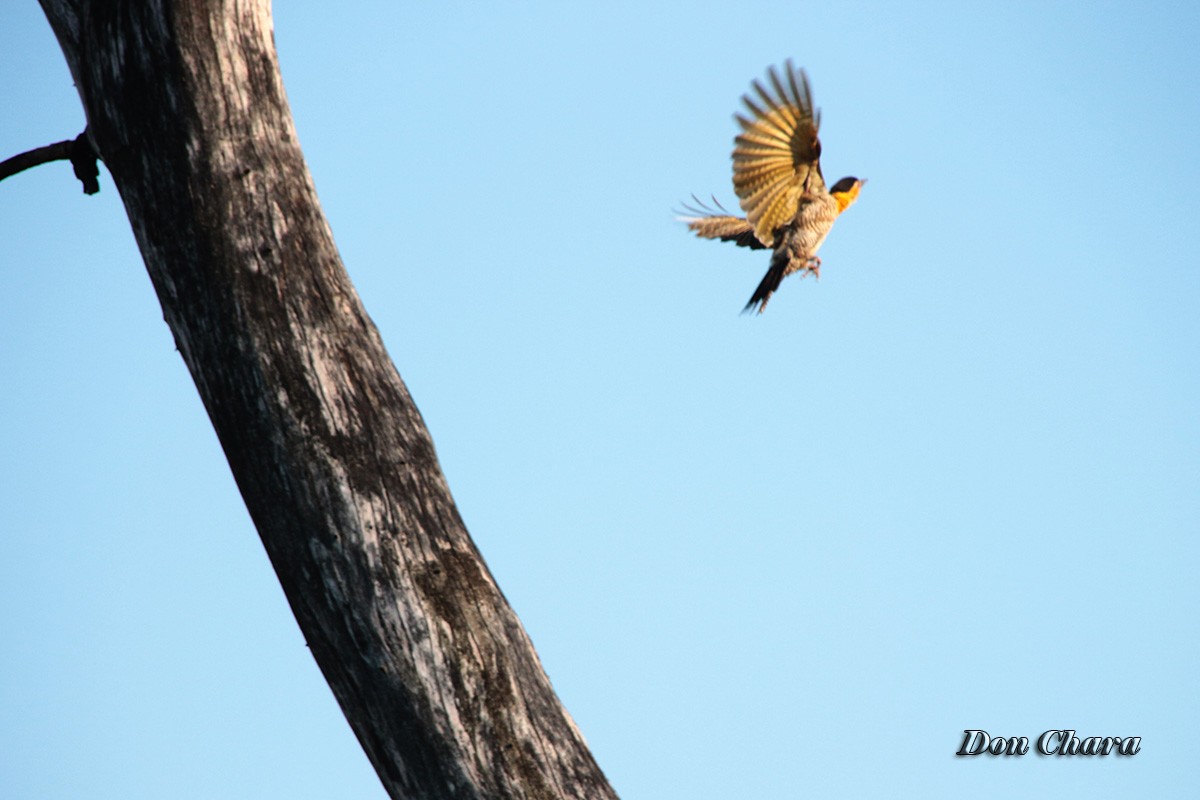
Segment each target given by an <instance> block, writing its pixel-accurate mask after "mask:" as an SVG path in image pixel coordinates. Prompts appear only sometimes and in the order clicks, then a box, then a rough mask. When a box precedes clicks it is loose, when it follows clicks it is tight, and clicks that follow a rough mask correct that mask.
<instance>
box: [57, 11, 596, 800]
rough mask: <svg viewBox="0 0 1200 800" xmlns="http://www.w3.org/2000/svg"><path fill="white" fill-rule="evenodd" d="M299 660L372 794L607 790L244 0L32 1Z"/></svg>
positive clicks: (265, 19) (266, 31)
mask: <svg viewBox="0 0 1200 800" xmlns="http://www.w3.org/2000/svg"><path fill="white" fill-rule="evenodd" d="M41 3H42V7H43V9H44V10H45V12H46V15H47V17H48V18H49V20H50V23H51V26H52V27H53V29H54V31H55V34H56V36H57V37H58V40H59V43H60V44H61V46H62V49H63V52H64V54H65V56H66V59H67V62H68V65H69V66H70V69H71V73H72V75H73V76H74V78H75V82H76V86H77V87H78V90H79V94H80V97H81V99H82V101H83V105H84V108H85V111H86V114H87V120H88V134H89V138H90V140H91V144H92V146H93V148H94V150H95V152H96V154H98V155H99V157H100V158H101V160H102V161H103V162H104V164H105V165H106V166H107V167H108V170H109V172H110V173H111V175H112V179H113V182H114V184H115V185H116V188H117V190H118V191H119V192H120V195H121V198H122V201H123V202H124V204H125V208H126V210H127V212H128V215H129V219H130V222H131V223H132V226H133V230H134V233H135V235H136V238H137V242H138V245H139V247H140V249H141V252H142V255H143V258H144V259H145V263H146V267H147V270H148V271H149V273H150V278H151V280H152V281H153V284H154V288H155V290H156V292H157V293H158V297H159V300H160V301H161V303H162V308H163V312H164V316H165V318H166V321H167V324H168V325H169V326H170V329H171V331H172V332H173V334H174V336H175V341H176V344H177V346H178V348H179V352H180V353H181V355H182V356H183V359H184V361H185V362H186V364H187V367H188V369H189V370H190V372H191V375H192V377H193V379H194V380H195V383H196V387H197V389H198V390H199V392H200V396H201V397H202V398H203V401H204V405H205V408H206V409H207V410H208V414H209V417H210V418H211V420H212V423H213V426H214V427H215V428H216V432H217V435H218V436H219V438H220V441H221V445H222V447H223V448H224V450H225V454H226V456H227V457H228V459H229V464H230V467H231V469H232V471H233V474H234V477H235V478H236V480H237V484H238V487H239V488H240V490H241V493H242V496H243V498H244V500H245V502H246V506H247V508H248V509H249V512H250V515H251V517H252V519H253V520H254V524H255V525H256V527H257V528H258V532H259V534H260V536H261V537H262V541H263V544H264V545H265V547H266V551H267V553H268V555H269V556H270V559H271V562H272V564H273V565H274V567H275V570H276V573H277V574H278V576H279V580H280V582H281V583H282V585H283V589H284V592H285V593H286V595H287V598H288V601H289V602H290V604H291V607H292V609H293V611H294V613H295V615H296V619H297V621H298V622H299V624H300V628H301V630H302V631H303V633H304V635H305V637H306V639H307V640H308V643H309V646H310V647H311V650H312V654H313V656H314V657H315V658H316V661H317V664H318V665H319V666H320V669H321V671H322V672H323V673H324V675H325V677H326V679H327V680H328V682H329V685H330V687H331V688H332V689H333V692H334V695H335V696H336V697H337V700H338V702H339V703H340V704H341V706H342V709H343V711H344V712H345V714H346V717H347V719H348V720H349V721H350V725H351V727H352V728H353V729H354V732H355V734H356V735H357V736H358V739H359V741H360V742H361V743H362V746H363V748H364V749H365V750H366V752H367V755H368V757H369V758H370V760H371V762H372V764H374V766H375V769H376V771H377V772H378V773H379V776H380V778H381V780H382V781H383V783H384V785H385V787H386V788H387V791H388V793H389V794H390V795H391V796H392V797H395V798H418V797H419V798H426V799H427V798H482V797H487V798H502V797H504V798H507V797H514V798H517V797H520V798H560V797H563V798H585V797H586V798H612V797H615V796H616V795H615V793H614V792H613V791H612V789H611V788H610V787H609V785H608V784H607V782H606V781H605V779H604V776H603V774H602V773H601V771H600V769H599V767H598V766H597V765H596V763H595V761H594V760H593V759H592V756H591V754H590V753H589V752H588V749H587V746H586V744H585V743H584V741H583V738H582V736H581V735H580V733H579V731H578V730H577V729H576V727H575V725H574V723H573V722H572V721H571V718H570V716H569V715H568V714H567V713H566V711H565V710H564V709H563V708H562V706H561V704H560V703H559V701H558V698H557V697H556V696H555V694H554V692H553V689H552V688H551V686H550V683H549V681H548V679H547V678H546V675H545V673H544V671H543V670H542V667H541V664H540V663H539V661H538V658H537V655H536V653H535V652H534V649H533V646H532V645H531V643H530V641H529V639H528V637H527V636H526V634H525V631H524V630H523V628H522V627H521V624H520V622H519V620H518V619H517V617H516V616H515V614H514V613H513V612H512V609H511V608H510V607H509V606H508V603H507V602H506V600H505V599H504V596H503V595H502V594H501V592H500V590H499V588H498V587H497V586H496V584H495V581H494V580H493V579H492V576H491V574H490V573H489V571H488V569H487V567H486V565H485V564H484V562H483V560H482V558H481V557H480V555H479V552H478V551H477V550H476V548H475V546H474V544H473V543H472V542H471V539H470V538H469V536H468V534H467V531H466V529H465V528H464V526H463V522H462V520H461V519H460V517H459V514H458V512H457V510H456V509H455V506H454V502H453V500H452V498H451V496H450V491H449V489H448V487H447V485H446V482H445V479H444V478H443V476H442V473H441V470H440V468H439V466H438V464H437V460H436V456H435V454H434V449H433V444H432V442H431V440H430V438H429V434H428V432H427V430H426V428H425V425H424V423H423V422H422V420H421V417H420V414H419V413H418V411H417V409H416V407H415V406H414V405H413V401H412V399H411V398H410V397H409V394H408V391H407V389H406V388H405V386H404V384H403V383H402V382H401V380H400V377H399V375H398V374H397V373H396V370H395V367H394V366H393V365H392V362H391V360H390V359H389V357H388V355H387V352H386V351H385V349H384V346H383V343H382V341H381V340H380V337H379V334H378V332H377V331H376V329H375V326H374V325H373V323H372V322H371V320H370V319H369V318H368V317H367V315H366V312H365V311H364V310H363V307H362V304H361V302H360V301H359V298H358V295H357V294H356V293H355V291H354V288H353V286H352V285H351V283H350V281H349V278H348V277H347V275H346V272H345V270H344V268H343V266H342V263H341V260H340V258H339V256H338V253H337V251H336V249H335V247H334V244H333V240H332V236H331V233H330V230H329V227H328V224H327V222H326V220H325V218H324V216H323V215H322V213H321V210H320V207H319V205H318V203H317V197H316V193H315V191H314V189H313V185H312V181H311V179H310V177H309V173H308V170H307V167H306V166H305V163H304V160H303V157H302V154H301V152H300V148H299V145H298V143H297V139H296V132H295V129H294V127H293V123H292V119H291V114H290V111H289V109H288V105H287V100H286V97H285V95H284V90H283V85H282V83H281V80H280V75H279V68H278V62H277V59H276V54H275V47H274V42H273V33H272V25H271V17H270V5H269V2H268V1H267V0H226V2H220V1H218V0H212V1H210V2H202V1H201V0H179V1H178V2H171V0H142V2H137V1H136V0H95V2H92V1H91V0H41Z"/></svg>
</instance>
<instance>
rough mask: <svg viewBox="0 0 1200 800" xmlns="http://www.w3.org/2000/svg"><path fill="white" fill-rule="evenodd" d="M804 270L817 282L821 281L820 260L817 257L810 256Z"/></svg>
mask: <svg viewBox="0 0 1200 800" xmlns="http://www.w3.org/2000/svg"><path fill="white" fill-rule="evenodd" d="M804 268H805V269H806V270H808V271H809V272H811V273H812V276H813V277H814V278H816V279H817V280H821V259H820V258H819V257H817V256H812V257H811V258H809V259H808V263H806V264H805V265H804Z"/></svg>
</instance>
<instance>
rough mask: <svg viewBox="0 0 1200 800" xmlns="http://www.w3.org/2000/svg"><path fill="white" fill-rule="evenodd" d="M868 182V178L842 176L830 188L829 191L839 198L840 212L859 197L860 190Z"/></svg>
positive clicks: (835, 197)
mask: <svg viewBox="0 0 1200 800" xmlns="http://www.w3.org/2000/svg"><path fill="white" fill-rule="evenodd" d="M866 182H867V179H866V178H842V179H841V180H840V181H838V182H837V183H835V184H834V185H833V186H832V188H830V190H829V193H830V194H831V195H833V199H835V200H837V204H838V213H839V214H840V213H842V212H843V211H845V210H846V209H847V208H849V207H850V206H851V205H852V204H853V203H854V201H855V200H857V199H858V191H859V189H862V187H863V184H864V183H866Z"/></svg>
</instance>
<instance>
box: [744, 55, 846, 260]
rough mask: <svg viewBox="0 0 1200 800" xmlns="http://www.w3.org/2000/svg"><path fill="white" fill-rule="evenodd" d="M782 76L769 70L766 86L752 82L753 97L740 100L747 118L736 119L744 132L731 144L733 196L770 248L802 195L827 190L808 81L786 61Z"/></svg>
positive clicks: (796, 210)
mask: <svg viewBox="0 0 1200 800" xmlns="http://www.w3.org/2000/svg"><path fill="white" fill-rule="evenodd" d="M783 71H784V76H783V77H780V75H779V72H778V71H776V69H775V68H774V67H771V68H770V69H768V70H767V84H768V85H764V84H763V83H762V82H760V81H757V80H756V81H754V82H752V83H751V88H752V89H753V91H754V94H755V95H756V96H755V97H751V95H749V94H746V95H744V96H743V97H742V104H743V105H745V107H746V110H747V111H748V112H749V114H748V116H743V115H741V114H737V115H735V119H736V120H737V123H738V125H739V126H740V127H741V129H742V132H741V133H740V134H739V135H738V136H737V138H736V139H734V149H733V190H734V192H735V193H736V194H737V196H738V201H739V203H740V205H741V207H742V210H743V211H745V212H746V219H747V220H748V221H749V223H750V224H751V225H752V226H753V229H754V235H755V236H756V237H757V238H758V240H759V241H760V242H762V243H763V244H765V245H766V246H768V247H771V246H773V245H774V243H775V231H776V230H778V229H779V228H780V227H782V226H783V225H786V224H787V223H789V222H791V220H792V219H793V218H794V217H795V216H796V213H797V212H798V211H799V209H800V201H801V199H802V198H803V196H804V194H805V193H806V192H819V191H822V190H824V188H825V182H824V180H823V179H822V177H821V165H820V159H821V142H820V140H819V139H818V137H817V131H818V129H819V127H820V122H819V115H818V114H817V113H816V112H815V111H814V109H813V105H812V90H811V89H810V88H809V85H808V77H807V76H806V75H805V74H804V71H803V70H797V69H796V68H795V67H793V66H792V62H791V61H790V60H789V61H788V62H786V63H785V64H784V67H783Z"/></svg>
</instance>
